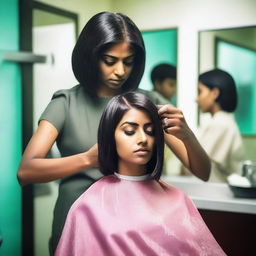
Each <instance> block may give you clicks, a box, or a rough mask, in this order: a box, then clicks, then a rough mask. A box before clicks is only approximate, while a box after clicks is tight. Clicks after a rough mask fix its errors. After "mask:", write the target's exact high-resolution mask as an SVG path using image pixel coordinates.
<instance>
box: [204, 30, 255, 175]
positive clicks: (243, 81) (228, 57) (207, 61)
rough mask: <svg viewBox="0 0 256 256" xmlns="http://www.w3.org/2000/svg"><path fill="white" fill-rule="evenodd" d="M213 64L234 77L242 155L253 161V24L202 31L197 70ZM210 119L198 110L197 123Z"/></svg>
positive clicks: (212, 67)
mask: <svg viewBox="0 0 256 256" xmlns="http://www.w3.org/2000/svg"><path fill="white" fill-rule="evenodd" d="M214 68H219V69H222V70H225V71H227V72H228V73H229V74H231V75H232V77H233V78H234V80H235V83H236V87H237V92H238V107H237V109H236V111H235V119H236V122H237V124H238V127H239V130H240V133H241V134H242V139H243V144H244V147H245V159H249V160H253V161H255V160H256V155H255V152H256V137H255V136H256V115H255V113H254V112H255V109H256V73H255V70H256V27H244V28H232V29H223V30H210V31H201V32H200V33H199V74H201V73H203V72H206V71H208V70H211V69H214ZM209 119H210V117H209V115H207V114H202V113H200V116H199V123H200V126H202V125H205V124H206V123H207V122H208V121H209ZM240 171H241V169H240Z"/></svg>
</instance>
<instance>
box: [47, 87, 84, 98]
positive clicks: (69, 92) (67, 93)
mask: <svg viewBox="0 0 256 256" xmlns="http://www.w3.org/2000/svg"><path fill="white" fill-rule="evenodd" d="M81 87H82V86H81V85H80V84H78V85H76V86H74V87H72V88H69V89H61V90H58V91H56V92H54V94H53V96H52V100H54V99H57V98H65V99H66V100H67V99H69V98H70V97H72V96H73V95H76V94H77V92H78V91H79V90H81Z"/></svg>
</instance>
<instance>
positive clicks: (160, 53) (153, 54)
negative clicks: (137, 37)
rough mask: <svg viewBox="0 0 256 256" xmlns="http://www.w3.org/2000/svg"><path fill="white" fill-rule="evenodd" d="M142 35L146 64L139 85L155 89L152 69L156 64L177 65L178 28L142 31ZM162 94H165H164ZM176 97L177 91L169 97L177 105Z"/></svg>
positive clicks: (142, 87)
mask: <svg viewBox="0 0 256 256" xmlns="http://www.w3.org/2000/svg"><path fill="white" fill-rule="evenodd" d="M142 37H143V40H144V43H145V49H146V64H145V72H144V74H143V77H142V80H141V83H140V86H139V87H140V88H141V89H144V90H149V91H150V90H153V89H154V86H153V84H152V81H151V71H152V69H153V68H154V67H155V66H157V65H159V64H163V63H164V64H170V65H172V66H175V67H177V29H175V28H170V29H158V30H147V31H142ZM175 81H176V79H175ZM175 84H176V83H175ZM160 94H161V93H160ZM170 95H171V94H170ZM162 96H164V95H163V94H162ZM176 99H177V95H176V93H175V94H173V95H172V96H171V97H170V98H168V101H170V102H171V103H172V104H174V105H176Z"/></svg>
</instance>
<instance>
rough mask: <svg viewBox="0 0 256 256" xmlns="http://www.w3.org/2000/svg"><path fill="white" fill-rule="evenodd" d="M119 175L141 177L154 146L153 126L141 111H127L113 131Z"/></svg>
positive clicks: (132, 109) (146, 115) (133, 109)
mask: <svg viewBox="0 0 256 256" xmlns="http://www.w3.org/2000/svg"><path fill="white" fill-rule="evenodd" d="M115 141H116V149H117V155H118V157H119V161H118V171H119V173H122V174H125V175H143V174H144V173H145V172H146V164H147V163H148V162H149V160H150V159H151V156H152V152H153V150H154V145H155V137H154V125H153V123H152V121H151V119H150V117H149V116H148V114H147V113H146V112H145V111H143V110H138V109H135V108H131V109H130V110H128V111H127V112H126V113H125V114H124V116H123V118H122V119H121V121H120V122H119V123H118V125H117V127H116V130H115Z"/></svg>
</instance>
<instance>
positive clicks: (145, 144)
mask: <svg viewBox="0 0 256 256" xmlns="http://www.w3.org/2000/svg"><path fill="white" fill-rule="evenodd" d="M98 148H99V164H100V170H101V172H102V173H103V174H104V175H105V177H103V178H101V179H100V180H99V181H97V182H96V183H94V184H93V185H92V186H91V187H90V188H89V189H88V190H87V191H85V192H84V193H83V194H82V195H81V196H80V197H79V198H78V199H77V200H76V201H75V203H74V204H73V205H72V207H71V209H70V211H69V213H68V216H67V219H66V223H65V227H64V230H63V232H62V236H61V239H60V242H59V244H58V247H57V250H56V254H55V255H57V256H58V255H61V256H65V255H68V256H72V255H87V256H88V255H93V256H94V255H97V256H101V255H106V256H110V255H111V256H114V255H117V256H119V255H126V256H129V255H150V256H151V255H152V256H154V255H155V256H157V255H175V256H176V255H190V256H192V255H225V253H224V252H223V250H222V249H221V248H220V246H219V245H218V243H217V242H216V240H215V239H214V237H213V236H212V234H211V233H210V231H209V230H208V228H207V226H206V225H205V223H204V221H203V220H202V218H201V216H200V214H199V212H198V211H197V209H196V208H195V206H194V204H193V203H192V201H191V200H190V199H189V198H188V197H187V196H186V195H185V194H184V193H183V192H182V191H180V190H179V189H176V188H175V187H173V186H171V185H168V184H167V183H165V182H164V181H162V180H160V176H161V172H162V166H163V150H164V134H163V129H162V126H161V120H160V119H159V116H158V111H157V108H156V106H155V105H154V104H153V103H152V102H151V101H150V100H149V99H148V98H147V97H146V96H144V95H142V94H140V93H134V92H129V93H125V94H123V95H118V96H116V97H114V98H113V99H112V100H111V101H110V102H109V103H108V105H107V107H106V109H105V111H104V112H103V115H102V117H101V121H100V125H99V130H98Z"/></svg>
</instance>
